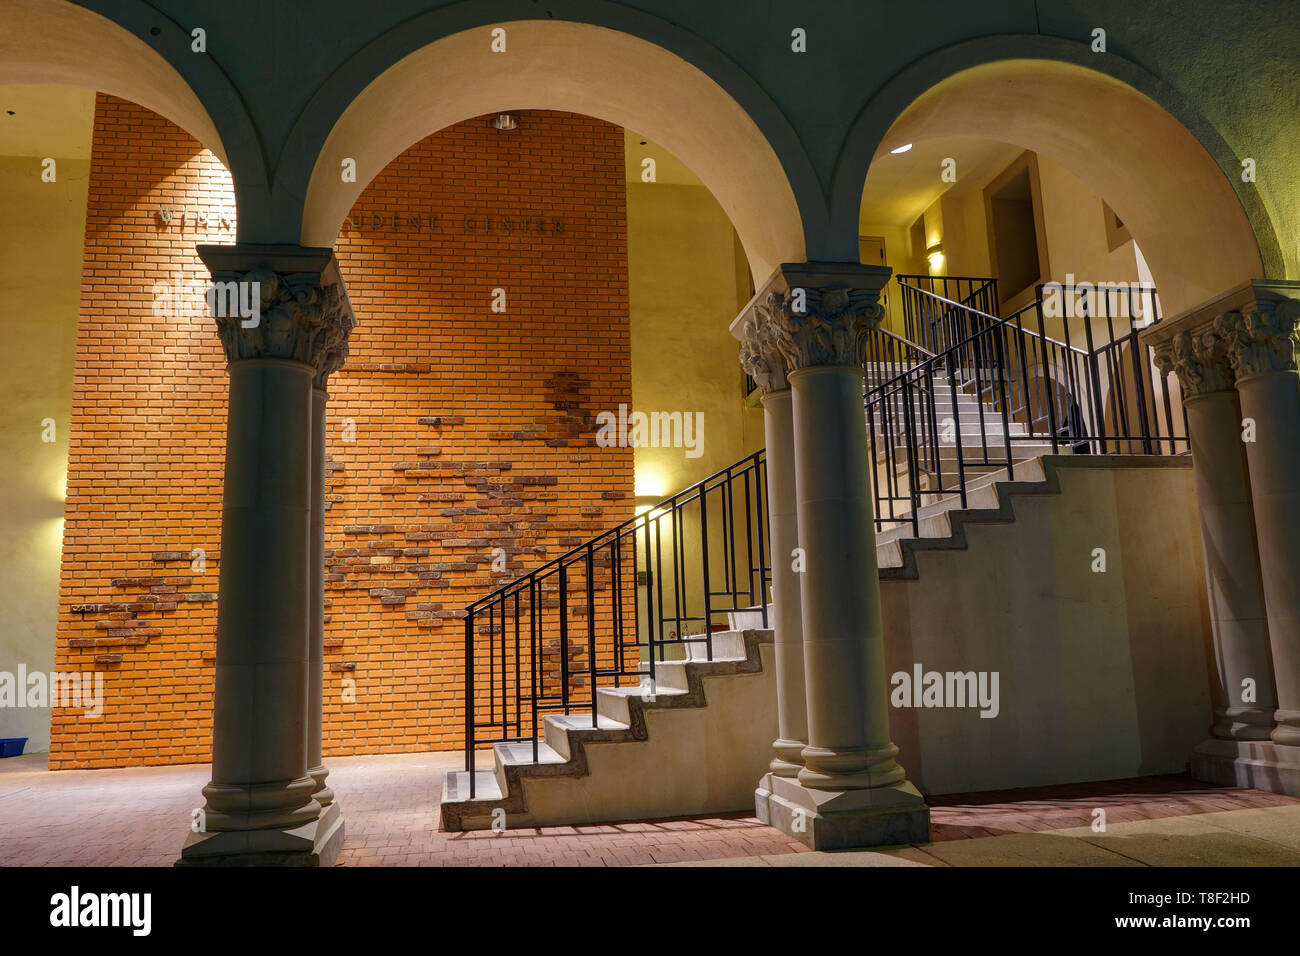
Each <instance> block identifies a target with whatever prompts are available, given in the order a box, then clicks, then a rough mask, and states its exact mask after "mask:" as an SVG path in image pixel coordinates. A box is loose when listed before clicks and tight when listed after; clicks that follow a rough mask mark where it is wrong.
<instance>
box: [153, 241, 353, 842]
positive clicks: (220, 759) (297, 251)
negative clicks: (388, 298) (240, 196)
mask: <svg viewBox="0 0 1300 956" xmlns="http://www.w3.org/2000/svg"><path fill="white" fill-rule="evenodd" d="M199 255H200V256H201V257H202V258H203V261H204V263H205V264H206V265H207V266H208V268H209V270H210V271H211V272H212V275H213V279H214V290H215V291H214V295H212V296H210V300H212V305H213V309H214V313H215V316H216V324H217V331H218V334H219V335H220V338H221V344H222V346H223V348H224V349H225V352H226V358H227V360H228V362H229V365H228V372H229V376H230V392H229V394H230V399H229V414H228V420H227V431H226V468H225V492H224V500H223V510H222V523H221V570H220V584H219V599H218V600H219V603H218V613H217V667H216V681H215V687H214V697H213V721H212V781H211V782H210V783H209V784H208V785H207V786H206V787H204V788H203V794H204V797H205V798H206V804H205V806H204V808H203V812H202V814H200V815H199V825H198V826H197V827H196V832H192V833H191V834H190V835H189V837H188V838H187V840H186V842H185V846H184V848H183V850H182V852H181V859H180V860H179V861H178V865H190V866H195V865H280V866H283V865H307V866H310V865H328V864H330V863H332V862H333V859H334V858H335V857H336V856H337V853H338V849H339V846H340V845H341V843H342V836H343V827H342V821H341V820H340V819H339V818H338V816H337V813H336V814H334V815H333V817H332V818H323V817H322V808H321V803H320V801H319V800H317V799H316V798H315V797H314V796H313V794H314V793H315V792H316V791H317V789H318V785H317V781H316V780H315V779H313V777H312V776H311V775H310V774H309V773H308V769H309V767H308V726H309V719H308V702H309V699H310V694H309V683H310V682H309V674H310V657H311V652H310V642H311V641H310V637H311V623H312V620H311V619H312V602H313V595H312V593H311V586H312V577H313V575H312V543H311V539H312V515H311V506H312V480H313V475H312V442H313V436H314V434H315V433H314V430H313V422H312V419H313V410H312V389H313V383H314V382H315V380H316V379H317V377H318V376H321V375H322V373H324V374H328V370H331V364H330V363H331V362H336V363H341V362H342V356H343V355H345V354H346V341H347V335H348V332H349V331H350V330H351V327H352V322H353V320H352V315H351V309H350V306H349V304H348V301H347V296H346V293H345V292H344V291H343V285H342V281H341V279H340V277H339V275H338V267H337V264H336V263H335V262H334V258H333V254H332V253H331V252H330V250H328V249H304V248H300V247H294V246H251V245H244V246H200V247H199ZM332 367H337V364H334V365H333V366H332ZM320 782H321V783H323V779H322V780H321V781H320Z"/></svg>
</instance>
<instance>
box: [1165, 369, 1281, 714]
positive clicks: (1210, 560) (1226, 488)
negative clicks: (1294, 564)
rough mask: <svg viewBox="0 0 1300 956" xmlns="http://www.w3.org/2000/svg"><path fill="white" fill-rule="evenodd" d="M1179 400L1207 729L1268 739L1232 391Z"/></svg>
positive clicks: (1268, 667) (1266, 691) (1256, 592)
mask: <svg viewBox="0 0 1300 956" xmlns="http://www.w3.org/2000/svg"><path fill="white" fill-rule="evenodd" d="M1183 406H1184V408H1185V409H1186V411H1187V428H1188V438H1189V439H1190V442H1191V446H1192V469H1193V473H1194V475H1195V479H1196V498H1197V505H1198V512H1199V515H1200V521H1201V540H1202V542H1203V544H1204V553H1205V579H1206V586H1207V588H1208V591H1209V601H1210V617H1211V625H1212V628H1213V636H1214V655H1215V660H1216V663H1217V667H1218V677H1219V688H1218V690H1219V700H1217V701H1216V706H1215V713H1214V724H1213V726H1212V727H1211V729H1210V732H1211V734H1212V735H1213V736H1214V737H1218V738H1220V739H1223V740H1267V739H1268V738H1269V733H1270V731H1271V730H1272V727H1273V711H1274V710H1275V709H1276V706H1277V702H1276V699H1275V696H1274V690H1273V667H1272V663H1271V661H1270V658H1269V646H1268V627H1267V625H1266V622H1265V616H1264V596H1263V586H1262V584H1261V578H1260V567H1259V558H1258V555H1257V553H1256V543H1255V529H1254V519H1253V517H1252V514H1251V499H1250V484H1249V478H1248V476H1247V471H1246V455H1245V452H1244V451H1243V450H1242V443H1241V412H1240V409H1239V407H1238V405H1237V394H1236V392H1235V391H1233V390H1231V389H1230V388H1229V389H1225V390H1221V391H1213V392H1205V393H1202V394H1199V395H1196V394H1193V395H1188V396H1187V397H1185V398H1184V400H1183ZM1247 682H1249V683H1247ZM1247 688H1252V689H1253V697H1254V699H1253V700H1251V699H1249V694H1248V690H1247Z"/></svg>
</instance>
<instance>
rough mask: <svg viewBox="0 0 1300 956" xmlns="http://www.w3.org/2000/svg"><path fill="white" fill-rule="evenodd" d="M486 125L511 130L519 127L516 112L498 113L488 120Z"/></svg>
mask: <svg viewBox="0 0 1300 956" xmlns="http://www.w3.org/2000/svg"><path fill="white" fill-rule="evenodd" d="M488 125H489V126H491V127H492V128H493V129H499V130H512V129H518V128H519V114H518V113H498V114H496V116H493V117H492V119H490V120H488Z"/></svg>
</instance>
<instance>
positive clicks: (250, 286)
mask: <svg viewBox="0 0 1300 956" xmlns="http://www.w3.org/2000/svg"><path fill="white" fill-rule="evenodd" d="M199 254H200V256H201V257H202V258H203V261H204V262H205V263H206V264H207V266H208V268H209V270H210V271H211V272H212V279H213V284H214V287H215V288H216V289H217V292H216V293H215V295H214V296H212V297H210V298H209V306H210V307H215V312H214V315H213V320H214V321H215V323H216V327H217V335H218V336H219V337H220V339H221V345H222V348H223V349H224V350H225V352H226V359H227V361H229V362H232V363H233V362H239V361H245V360H249V359H268V358H273V359H284V360H287V361H291V362H302V363H303V364H305V365H309V366H311V368H312V369H314V370H315V381H314V387H316V388H321V389H323V388H325V386H326V380H327V379H328V378H329V375H330V373H332V372H334V371H336V370H337V369H338V368H340V367H341V366H342V365H343V362H344V360H345V359H346V358H347V355H348V339H349V336H350V335H351V333H352V329H353V328H354V326H355V325H356V318H355V316H354V315H353V312H352V304H351V302H350V301H349V300H348V295H347V290H346V289H345V288H344V285H343V279H342V276H341V275H340V274H339V269H338V263H337V262H336V261H335V259H334V256H333V253H332V252H330V250H328V249H302V248H299V247H296V246H287V247H277V246H200V247H199Z"/></svg>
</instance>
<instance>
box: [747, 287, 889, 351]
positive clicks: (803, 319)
mask: <svg viewBox="0 0 1300 956" xmlns="http://www.w3.org/2000/svg"><path fill="white" fill-rule="evenodd" d="M768 298H769V303H768V305H769V311H770V313H771V321H772V336H773V339H774V342H775V344H776V348H777V349H778V350H779V351H780V353H781V356H782V357H783V358H784V359H785V365H786V368H787V369H788V370H789V371H791V372H797V371H798V370H799V369H802V368H811V367H813V366H817V365H848V366H853V367H859V366H861V365H862V362H863V359H864V358H865V350H866V341H867V333H868V332H869V331H871V330H872V329H874V328H877V327H878V326H879V325H880V320H881V319H882V318H884V315H885V310H884V307H883V306H881V304H880V293H879V290H876V289H853V288H849V287H847V286H830V287H826V288H820V289H818V288H805V287H795V288H792V289H790V290H788V291H787V292H786V293H785V294H784V295H783V296H780V297H779V301H774V296H769V297H768Z"/></svg>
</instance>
